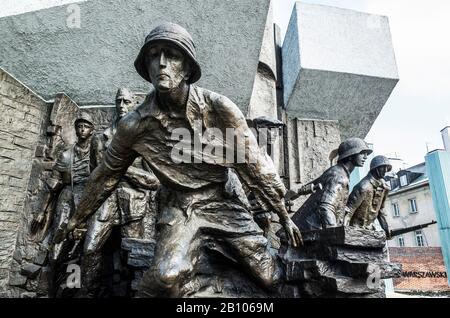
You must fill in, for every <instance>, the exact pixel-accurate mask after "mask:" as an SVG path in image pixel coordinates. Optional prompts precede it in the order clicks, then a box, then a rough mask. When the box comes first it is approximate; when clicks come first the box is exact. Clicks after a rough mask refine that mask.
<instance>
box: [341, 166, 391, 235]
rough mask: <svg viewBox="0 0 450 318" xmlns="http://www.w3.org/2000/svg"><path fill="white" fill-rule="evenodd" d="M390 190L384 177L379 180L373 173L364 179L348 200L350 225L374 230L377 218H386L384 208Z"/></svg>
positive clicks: (347, 216)
mask: <svg viewBox="0 0 450 318" xmlns="http://www.w3.org/2000/svg"><path fill="white" fill-rule="evenodd" d="M388 192H389V186H388V184H387V182H386V181H384V179H378V180H377V179H376V178H374V177H373V175H372V174H371V173H369V174H368V175H367V176H366V177H365V178H364V179H362V180H361V181H360V182H359V183H358V184H357V185H356V186H355V187H354V189H353V191H352V193H351V194H350V197H349V199H348V202H347V208H348V212H347V213H348V215H346V218H348V219H349V220H350V225H353V226H360V227H364V228H367V229H371V230H373V229H374V226H373V222H374V221H375V219H377V218H383V219H385V215H384V212H383V208H384V202H385V201H386V198H387V195H388ZM380 223H381V222H380Z"/></svg>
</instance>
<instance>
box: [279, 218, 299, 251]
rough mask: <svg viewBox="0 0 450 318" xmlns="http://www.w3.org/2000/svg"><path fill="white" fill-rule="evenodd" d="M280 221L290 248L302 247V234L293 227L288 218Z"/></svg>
mask: <svg viewBox="0 0 450 318" xmlns="http://www.w3.org/2000/svg"><path fill="white" fill-rule="evenodd" d="M280 221H281V225H283V228H284V231H285V232H286V235H287V237H288V238H289V242H290V243H291V244H292V246H294V247H299V246H302V245H303V239H302V233H301V232H300V230H299V229H298V227H297V225H295V223H294V222H292V220H291V219H290V218H286V219H285V220H280Z"/></svg>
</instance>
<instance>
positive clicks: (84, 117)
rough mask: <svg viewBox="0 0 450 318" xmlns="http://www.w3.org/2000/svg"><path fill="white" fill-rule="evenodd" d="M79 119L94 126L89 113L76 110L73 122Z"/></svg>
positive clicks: (75, 122)
mask: <svg viewBox="0 0 450 318" xmlns="http://www.w3.org/2000/svg"><path fill="white" fill-rule="evenodd" d="M79 121H85V122H87V123H89V124H91V125H92V126H95V124H94V120H93V119H92V117H91V115H89V114H88V113H86V112H83V111H81V112H78V114H77V117H76V118H75V121H74V123H73V124H74V125H76V124H77V122H79Z"/></svg>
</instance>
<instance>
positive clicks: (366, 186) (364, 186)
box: [354, 176, 373, 192]
mask: <svg viewBox="0 0 450 318" xmlns="http://www.w3.org/2000/svg"><path fill="white" fill-rule="evenodd" d="M354 190H357V191H359V192H371V191H372V190H373V185H372V183H371V182H370V177H369V176H366V177H364V178H363V179H362V180H361V181H360V182H358V184H356V185H355V187H354Z"/></svg>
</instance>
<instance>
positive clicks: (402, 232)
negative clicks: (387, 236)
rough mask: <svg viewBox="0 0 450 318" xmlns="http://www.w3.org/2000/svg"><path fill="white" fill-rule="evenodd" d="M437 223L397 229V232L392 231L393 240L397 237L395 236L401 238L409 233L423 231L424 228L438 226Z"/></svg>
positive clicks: (432, 222)
mask: <svg viewBox="0 0 450 318" xmlns="http://www.w3.org/2000/svg"><path fill="white" fill-rule="evenodd" d="M436 223H437V222H436V221H434V220H433V221H431V222H429V223H424V224H419V225H414V226H410V227H405V228H404V229H395V230H391V238H393V237H395V236H399V235H402V234H405V233H409V232H413V231H417V230H421V229H423V228H426V227H427V226H430V225H433V224H436Z"/></svg>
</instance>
